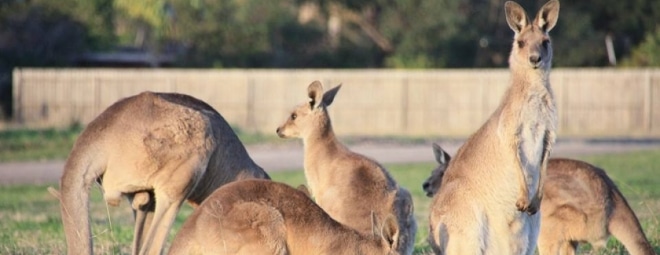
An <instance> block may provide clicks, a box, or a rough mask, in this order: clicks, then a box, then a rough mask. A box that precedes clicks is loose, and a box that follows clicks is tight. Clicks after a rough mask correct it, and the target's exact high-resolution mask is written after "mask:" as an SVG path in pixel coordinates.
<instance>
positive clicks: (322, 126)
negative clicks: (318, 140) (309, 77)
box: [277, 81, 341, 138]
mask: <svg viewBox="0 0 660 255" xmlns="http://www.w3.org/2000/svg"><path fill="white" fill-rule="evenodd" d="M339 88H341V85H339V86H337V87H334V88H332V89H330V90H328V91H327V92H325V93H324V92H323V85H322V84H321V82H320V81H314V82H312V84H309V87H307V95H308V96H309V102H305V103H302V104H300V105H298V106H297V107H296V108H295V109H294V110H293V111H292V112H291V114H289V117H287V119H286V121H284V124H282V125H281V126H279V127H278V128H277V135H279V136H280V137H282V138H290V137H297V138H306V137H308V136H309V135H310V134H312V133H314V132H325V131H326V130H327V129H328V128H329V127H330V116H328V111H327V109H326V107H328V106H329V105H330V104H332V101H333V100H334V98H335V95H336V94H337V91H339Z"/></svg>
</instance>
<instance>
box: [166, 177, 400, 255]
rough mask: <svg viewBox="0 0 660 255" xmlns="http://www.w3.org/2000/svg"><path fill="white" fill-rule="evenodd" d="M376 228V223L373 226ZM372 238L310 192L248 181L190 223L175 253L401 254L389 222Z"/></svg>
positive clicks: (225, 191) (221, 193)
mask: <svg viewBox="0 0 660 255" xmlns="http://www.w3.org/2000/svg"><path fill="white" fill-rule="evenodd" d="M370 224H371V223H370ZM373 226H374V229H373V231H372V232H371V234H368V235H365V234H361V233H359V232H357V231H355V230H353V229H351V228H349V227H346V226H344V225H342V224H340V223H338V222H337V221H335V220H333V219H332V218H331V217H330V216H329V215H328V214H327V213H325V212H324V211H323V210H322V209H321V208H320V207H319V206H318V205H316V204H315V203H314V202H313V201H312V200H311V199H310V198H309V197H308V196H307V195H306V194H305V193H304V192H301V191H299V190H296V189H294V188H291V187H289V186H287V185H285V184H281V183H277V182H271V181H265V180H246V181H239V182H234V183H231V184H228V185H225V186H223V187H221V188H219V189H218V190H217V191H215V192H214V193H213V194H212V195H211V196H210V197H209V198H208V199H206V201H204V203H202V205H201V206H200V207H199V208H197V209H196V210H195V211H194V212H193V214H192V215H191V216H190V217H189V218H188V220H186V222H185V223H184V224H183V226H182V227H181V230H180V231H179V233H178V234H177V236H176V237H175V239H174V241H173V242H172V247H171V248H170V252H169V254H171V255H177V254H186V255H187V254H232V255H233V254H250V255H252V254H268V255H271V254H291V255H295V254H365V255H366V254H398V253H397V252H396V251H394V250H392V245H393V243H394V241H393V238H394V236H396V232H397V231H398V229H397V225H396V221H395V220H393V219H392V218H389V219H388V220H387V221H386V224H384V226H383V227H382V228H381V227H380V226H378V223H377V222H373Z"/></svg>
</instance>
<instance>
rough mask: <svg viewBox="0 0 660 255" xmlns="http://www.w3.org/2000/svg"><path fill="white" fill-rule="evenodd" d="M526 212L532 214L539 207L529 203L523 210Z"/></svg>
mask: <svg viewBox="0 0 660 255" xmlns="http://www.w3.org/2000/svg"><path fill="white" fill-rule="evenodd" d="M525 211H526V212H527V214H529V215H534V214H536V213H537V212H538V211H539V207H538V206H537V205H534V204H530V205H529V207H527V210H525Z"/></svg>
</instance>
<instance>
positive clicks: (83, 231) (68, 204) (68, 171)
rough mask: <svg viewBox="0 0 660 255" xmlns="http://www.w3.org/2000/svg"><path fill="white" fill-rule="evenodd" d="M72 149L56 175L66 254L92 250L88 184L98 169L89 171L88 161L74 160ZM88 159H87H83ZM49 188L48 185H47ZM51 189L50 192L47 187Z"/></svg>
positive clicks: (87, 252) (99, 172) (91, 181)
mask: <svg viewBox="0 0 660 255" xmlns="http://www.w3.org/2000/svg"><path fill="white" fill-rule="evenodd" d="M77 158H78V157H76V155H75V151H74V152H72V154H71V155H70V156H69V159H68V160H67V163H66V165H65V167H64V173H63V174H62V178H61V179H60V192H59V193H58V192H57V191H56V190H54V189H53V191H55V192H54V194H53V195H55V196H56V197H57V196H58V195H59V199H60V209H61V214H62V224H63V225H64V234H65V235H66V242H67V251H68V252H67V253H68V254H92V250H93V248H92V235H91V226H90V220H89V193H90V188H91V186H92V185H93V184H94V182H95V181H96V179H97V178H98V177H99V176H100V174H101V173H102V169H103V168H99V169H101V170H99V171H97V172H96V173H93V172H91V171H89V170H90V169H91V167H90V165H91V164H84V163H82V162H79V160H77ZM85 163H89V162H85ZM49 190H50V189H49ZM51 193H53V192H52V191H51Z"/></svg>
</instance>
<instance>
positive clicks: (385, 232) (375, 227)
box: [371, 211, 400, 255]
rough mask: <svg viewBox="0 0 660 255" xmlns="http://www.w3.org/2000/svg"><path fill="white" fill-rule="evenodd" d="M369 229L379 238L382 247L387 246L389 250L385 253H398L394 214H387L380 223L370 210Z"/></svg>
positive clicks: (397, 226)
mask: <svg viewBox="0 0 660 255" xmlns="http://www.w3.org/2000/svg"><path fill="white" fill-rule="evenodd" d="M371 226H372V227H371V229H372V231H373V234H374V237H376V238H380V240H381V243H382V244H383V247H386V248H388V250H389V252H388V253H387V254H392V255H393V254H398V252H397V248H398V245H399V244H398V240H399V232H400V231H399V224H398V223H397V221H396V219H395V217H394V216H392V215H389V216H388V217H387V218H385V221H383V223H382V224H380V222H379V220H378V217H376V214H375V213H374V212H373V211H372V212H371Z"/></svg>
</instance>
